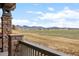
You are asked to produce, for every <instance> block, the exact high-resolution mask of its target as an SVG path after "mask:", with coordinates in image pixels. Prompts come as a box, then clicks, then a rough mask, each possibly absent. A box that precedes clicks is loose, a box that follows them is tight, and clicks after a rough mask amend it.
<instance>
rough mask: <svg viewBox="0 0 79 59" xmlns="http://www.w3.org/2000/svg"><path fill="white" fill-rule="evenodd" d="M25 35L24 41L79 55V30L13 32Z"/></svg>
mask: <svg viewBox="0 0 79 59" xmlns="http://www.w3.org/2000/svg"><path fill="white" fill-rule="evenodd" d="M12 31H13V33H16V34H23V35H24V40H28V41H31V42H34V43H37V44H40V45H44V46H47V47H49V48H52V49H56V50H58V51H61V52H64V53H67V54H72V55H79V30H20V29H19V30H18V29H17V30H12Z"/></svg>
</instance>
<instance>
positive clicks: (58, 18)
mask: <svg viewBox="0 0 79 59" xmlns="http://www.w3.org/2000/svg"><path fill="white" fill-rule="evenodd" d="M39 19H41V20H48V21H51V22H52V23H53V24H52V25H54V26H58V27H79V11H76V10H72V9H69V8H68V7H65V8H64V9H63V10H62V11H59V12H57V13H49V12H46V13H43V14H42V15H41V16H39ZM54 22H55V23H54Z"/></svg>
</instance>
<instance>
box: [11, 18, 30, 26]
mask: <svg viewBox="0 0 79 59" xmlns="http://www.w3.org/2000/svg"><path fill="white" fill-rule="evenodd" d="M28 23H30V21H29V20H28V19H12V24H14V25H21V26H23V25H27V24H28Z"/></svg>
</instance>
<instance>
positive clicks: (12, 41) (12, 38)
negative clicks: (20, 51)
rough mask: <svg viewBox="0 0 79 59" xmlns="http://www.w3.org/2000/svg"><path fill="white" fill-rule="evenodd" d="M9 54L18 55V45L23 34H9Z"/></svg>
mask: <svg viewBox="0 0 79 59" xmlns="http://www.w3.org/2000/svg"><path fill="white" fill-rule="evenodd" d="M8 37H9V39H8V56H14V55H17V54H16V53H17V52H16V47H17V46H16V45H17V44H18V41H19V40H22V37H23V35H18V34H10V35H8Z"/></svg>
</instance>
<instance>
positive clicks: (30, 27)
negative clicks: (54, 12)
mask: <svg viewBox="0 0 79 59" xmlns="http://www.w3.org/2000/svg"><path fill="white" fill-rule="evenodd" d="M15 27H17V28H22V29H40V30H41V29H79V28H65V27H63V28H60V27H48V28H45V27H42V26H26V25H24V26H20V25H16V26H15Z"/></svg>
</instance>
